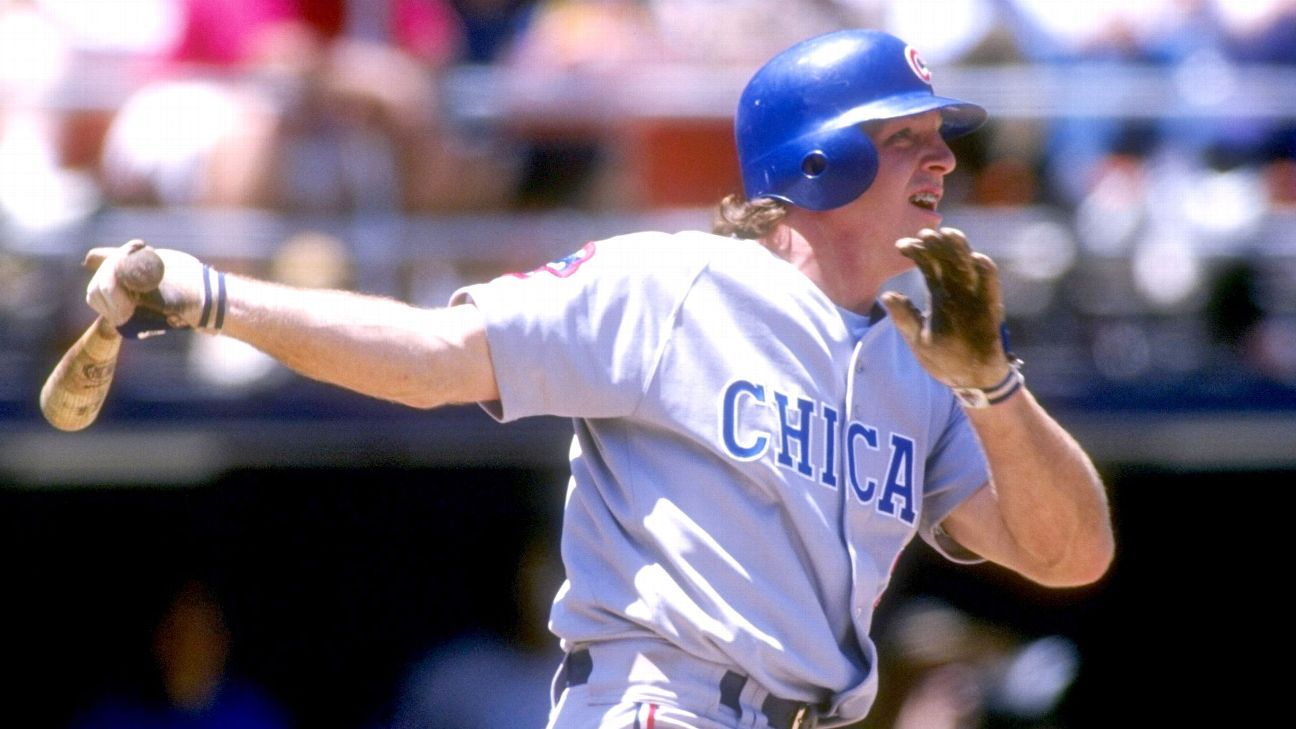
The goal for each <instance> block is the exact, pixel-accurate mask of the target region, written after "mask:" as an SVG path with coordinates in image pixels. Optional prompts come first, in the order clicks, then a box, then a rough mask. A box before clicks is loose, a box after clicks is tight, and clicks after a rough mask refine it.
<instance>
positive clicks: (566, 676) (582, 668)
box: [558, 650, 819, 729]
mask: <svg viewBox="0 0 1296 729" xmlns="http://www.w3.org/2000/svg"><path fill="white" fill-rule="evenodd" d="M593 671H594V659H593V658H591V657H590V652H589V651H588V650H579V651H575V652H572V653H568V654H567V657H566V658H564V659H563V666H562V677H561V678H560V679H559V680H558V686H559V690H561V689H563V688H567V687H568V686H581V685H583V684H585V683H587V682H588V681H589V677H590V673H592V672H593ZM746 685H747V677H746V676H744V675H742V674H741V673H735V672H733V671H726V672H725V675H724V677H723V678H721V679H720V703H721V704H724V705H725V706H728V707H729V708H731V709H733V710H734V711H735V712H736V713H737V714H738V717H739V718H742V705H741V703H740V701H739V696H741V695H742V690H743V687H744V686H746ZM761 713H763V714H764V715H765V721H766V722H767V723H768V724H769V725H770V726H771V727H772V728H773V729H814V727H815V726H816V725H817V724H818V721H819V714H818V712H817V711H815V707H814V705H813V704H807V703H805V702H804V701H793V700H792V699H780V698H779V697H777V696H774V695H772V694H771V695H769V696H766V697H765V700H764V701H763V702H761Z"/></svg>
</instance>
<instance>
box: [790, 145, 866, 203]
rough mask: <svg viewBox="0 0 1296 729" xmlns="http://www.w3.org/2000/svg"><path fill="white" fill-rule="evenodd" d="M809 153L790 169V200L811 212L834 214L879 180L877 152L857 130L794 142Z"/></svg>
mask: <svg viewBox="0 0 1296 729" xmlns="http://www.w3.org/2000/svg"><path fill="white" fill-rule="evenodd" d="M791 146H792V147H794V148H795V149H796V150H798V151H800V150H806V151H804V153H803V154H801V157H800V159H799V160H797V161H795V162H794V163H793V164H792V165H789V166H788V167H787V168H785V169H788V171H789V172H791V174H788V175H787V177H788V178H790V179H786V180H784V182H785V183H786V185H785V186H784V187H783V188H782V189H783V190H785V195H786V197H787V199H788V200H789V201H790V202H792V203H793V204H795V205H798V206H800V207H803V208H807V209H809V210H831V209H833V208H837V207H841V206H842V205H845V204H846V203H849V202H851V201H852V200H854V199H855V198H857V197H859V196H860V195H863V194H864V191H865V190H868V188H869V185H872V184H873V179H874V178H875V177H877V170H878V156H877V148H876V147H874V146H873V141H872V140H871V139H869V137H868V135H867V134H865V133H864V131H863V130H862V129H860V128H859V127H857V126H849V127H845V128H842V129H834V130H831V131H827V132H821V133H818V134H815V135H810V138H802V139H799V140H797V141H796V142H793V143H792V145H791Z"/></svg>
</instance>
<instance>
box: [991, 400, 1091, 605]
mask: <svg viewBox="0 0 1296 729" xmlns="http://www.w3.org/2000/svg"><path fill="white" fill-rule="evenodd" d="M967 412H968V417H969V420H970V421H971V422H972V425H973V427H974V428H975V429H976V432H977V436H978V437H979V439H980V441H981V444H982V447H983V449H984V451H985V454H986V457H987V459H988V461H989V464H990V473H991V481H992V489H993V490H992V492H991V495H992V497H993V499H994V503H995V505H996V506H997V511H998V516H999V518H1001V519H1002V522H1003V533H1004V534H1005V536H1006V537H1007V539H1008V540H1010V542H1011V544H1009V545H1007V549H1010V550H1015V551H1016V553H1015V554H1013V555H1012V556H1011V557H1009V558H1008V559H1007V560H1005V561H1007V562H1008V563H1009V565H1010V566H1013V567H1015V568H1016V569H1018V571H1021V572H1023V573H1024V574H1026V575H1027V576H1028V577H1032V578H1033V579H1036V580H1037V581H1040V582H1043V583H1046V584H1083V583H1086V582H1091V581H1093V580H1095V579H1097V578H1098V577H1099V576H1101V575H1102V573H1103V572H1105V571H1106V569H1107V566H1108V565H1109V564H1110V562H1111V559H1112V553H1113V537H1112V529H1111V518H1110V515H1109V511H1108V505H1107V496H1106V492H1105V490H1104V488H1103V484H1102V481H1101V479H1100V478H1099V476H1098V474H1097V472H1096V470H1095V469H1094V466H1093V464H1092V462H1091V461H1090V460H1089V457H1088V456H1087V455H1086V454H1085V452H1084V450H1083V449H1082V448H1081V447H1080V445H1079V444H1078V443H1076V441H1075V439H1073V438H1072V437H1071V436H1070V434H1068V433H1067V432H1066V431H1065V430H1064V429H1063V428H1062V427H1061V426H1060V425H1059V424H1058V423H1057V422H1056V421H1055V420H1054V419H1053V418H1052V417H1051V416H1050V415H1049V414H1048V413H1047V412H1045V411H1044V409H1043V408H1042V407H1041V406H1040V405H1039V403H1038V402H1036V400H1035V398H1034V397H1033V396H1032V395H1031V394H1030V392H1027V391H1022V392H1019V393H1017V394H1016V395H1015V396H1013V397H1011V398H1009V399H1008V400H1007V401H1005V402H1003V403H1000V404H998V405H995V406H993V407H989V408H984V409H970V410H968V411H967ZM1013 562H1017V563H1018V564H1013Z"/></svg>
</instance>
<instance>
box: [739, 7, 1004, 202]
mask: <svg viewBox="0 0 1296 729" xmlns="http://www.w3.org/2000/svg"><path fill="white" fill-rule="evenodd" d="M934 109H940V110H941V113H942V115H943V116H944V124H943V125H942V126H941V135H942V136H943V137H945V138H946V139H952V138H954V137H957V136H959V135H962V134H967V133H968V132H971V131H972V130H974V129H976V128H977V127H979V126H981V124H982V123H983V122H985V119H986V111H985V109H983V108H981V107H979V106H977V105H976V104H969V103H967V102H964V101H959V100H957V99H950V98H946V97H943V96H936V95H935V94H934V93H933V92H932V87H931V72H930V71H929V70H928V69H927V66H926V64H924V63H923V61H922V59H921V58H919V56H918V53H917V51H915V50H914V49H913V48H911V47H910V46H908V45H906V44H905V42H904V41H902V40H900V39H899V38H896V37H895V36H893V35H890V34H887V33H883V32H880V31H875V30H841V31H837V32H833V33H828V34H826V35H821V36H817V37H815V38H810V39H809V40H804V41H801V42H800V43H798V44H796V45H794V46H792V47H791V48H789V49H787V50H785V51H783V52H782V53H780V54H778V55H777V56H775V57H774V58H773V59H771V60H770V61H769V62H768V63H766V64H765V65H764V66H763V67H761V69H760V70H759V71H757V72H756V74H755V75H754V76H752V78H751V80H750V81H748V82H747V87H746V88H745V89H744V90H743V94H742V98H741V99H740V100H739V102H738V113H737V115H736V116H735V118H734V133H735V137H736V139H737V143H738V160H739V163H740V164H741V166H742V178H743V188H744V190H745V192H746V194H747V199H748V200H755V199H756V198H761V197H770V198H775V199H777V200H783V201H785V202H789V203H791V204H793V205H797V206H799V207H803V208H809V209H810V210H831V209H832V208H836V207H840V206H842V205H845V204H846V203H849V202H850V201H852V200H854V199H855V198H857V197H859V196H860V195H862V194H864V191H865V190H867V189H868V187H869V185H871V184H873V178H874V177H876V176H877V166H878V157H877V149H876V148H874V146H873V142H872V140H871V139H869V137H868V135H867V134H866V133H864V131H863V130H862V129H861V128H860V124H861V123H862V122H868V121H874V120H878V119H894V118H896V117H901V116H908V115H910V114H919V113H922V112H926V111H932V110H934Z"/></svg>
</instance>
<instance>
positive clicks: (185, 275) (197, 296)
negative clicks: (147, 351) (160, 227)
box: [85, 240, 226, 338]
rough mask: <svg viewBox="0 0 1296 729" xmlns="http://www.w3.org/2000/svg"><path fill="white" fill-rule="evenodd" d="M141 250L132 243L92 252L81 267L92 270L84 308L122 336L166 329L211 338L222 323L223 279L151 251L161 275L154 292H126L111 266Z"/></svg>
mask: <svg viewBox="0 0 1296 729" xmlns="http://www.w3.org/2000/svg"><path fill="white" fill-rule="evenodd" d="M143 245H144V242H143V241H140V240H133V241H130V242H129V243H126V244H125V245H122V246H120V247H118V248H94V249H92V250H90V252H89V253H87V254H86V258H85V266H86V267H87V268H90V269H93V270H94V271H95V273H94V276H92V277H91V279H90V283H89V284H88V285H87V286H86V303H87V304H89V305H90V308H91V309H94V310H95V312H97V313H98V314H100V315H101V316H103V317H104V318H105V319H107V320H108V321H109V322H110V323H112V325H113V326H116V327H118V328H119V330H121V332H122V334H123V335H125V336H131V337H136V338H144V337H147V336H152V335H155V334H163V333H165V332H166V331H167V330H168V329H197V330H199V331H203V332H207V333H212V334H215V333H217V332H219V331H220V329H221V327H222V326H223V325H224V321H225V308H226V296H225V274H223V273H220V272H218V271H216V270H215V269H213V268H212V267H210V266H206V265H204V264H203V263H202V262H201V261H199V260H198V259H197V258H194V257H193V256H191V255H189V254H188V253H184V252H183V251H177V250H170V249H166V248H159V249H156V250H155V252H156V253H157V254H158V256H159V257H160V258H161V259H162V262H163V264H164V265H165V267H166V273H165V275H164V276H163V277H162V283H161V284H160V285H159V286H158V288H157V290H156V291H151V292H148V293H143V294H141V293H136V292H133V291H131V290H130V289H129V288H127V287H126V286H125V285H123V283H122V281H121V280H120V279H119V278H118V276H117V275H116V270H117V262H118V261H119V260H121V259H122V258H123V257H125V256H126V255H127V254H129V253H130V252H131V251H133V250H135V249H137V248H139V247H141V246H143Z"/></svg>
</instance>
